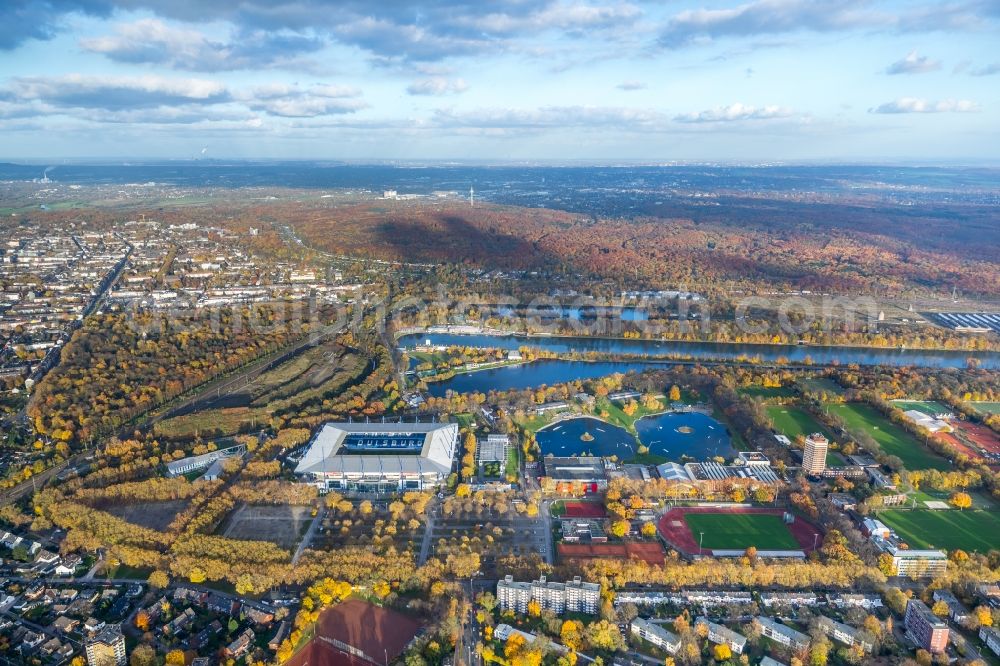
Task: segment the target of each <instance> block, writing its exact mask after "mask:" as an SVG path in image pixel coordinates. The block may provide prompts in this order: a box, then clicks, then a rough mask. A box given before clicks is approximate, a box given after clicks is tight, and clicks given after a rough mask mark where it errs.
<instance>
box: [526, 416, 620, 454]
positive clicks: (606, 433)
mask: <svg viewBox="0 0 1000 666" xmlns="http://www.w3.org/2000/svg"><path fill="white" fill-rule="evenodd" d="M587 435H589V436H590V437H593V440H592V441H588V439H589V438H588V437H587ZM535 440H536V441H537V442H538V446H539V447H540V448H541V450H542V455H543V456H547V455H554V456H578V455H583V454H590V455H594V456H604V457H606V456H618V458H619V459H627V458H631V457H632V456H634V455H635V447H636V442H635V438H634V437H633V436H632V435H631V434H630V433H629V432H628V431H627V430H624V429H623V428H619V427H618V426H614V425H611V424H610V423H605V422H604V421H601V420H600V419H595V418H591V417H588V416H585V417H581V418H575V419H566V420H564V421H559V422H557V423H555V424H553V425H550V426H548V427H546V428H542V429H541V430H539V431H538V432H536V433H535Z"/></svg>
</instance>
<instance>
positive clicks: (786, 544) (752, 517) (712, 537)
mask: <svg viewBox="0 0 1000 666" xmlns="http://www.w3.org/2000/svg"><path fill="white" fill-rule="evenodd" d="M684 520H685V522H687V525H688V528H690V530H691V534H693V535H694V538H695V540H696V541H697V540H698V538H699V533H701V532H704V533H705V537H704V540H703V541H702V547H703V548H709V549H711V550H743V549H745V548H749V547H750V546H754V547H755V548H757V550H799V549H800V548H801V546H800V545H799V543H798V542H797V541H796V540H795V538H794V537H793V536H792V533H791V532H789V531H788V526H787V525H785V523H784V522H783V521H782V520H781V516H775V515H772V514H767V513H687V514H684Z"/></svg>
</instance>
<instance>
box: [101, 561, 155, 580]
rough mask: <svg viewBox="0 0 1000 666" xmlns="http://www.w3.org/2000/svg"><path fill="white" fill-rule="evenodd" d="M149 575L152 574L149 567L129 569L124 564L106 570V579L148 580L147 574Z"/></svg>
mask: <svg viewBox="0 0 1000 666" xmlns="http://www.w3.org/2000/svg"><path fill="white" fill-rule="evenodd" d="M151 573H153V570H152V569H151V568H149V567H129V566H125V565H124V564H119V565H118V566H117V567H113V568H111V569H109V570H108V573H107V577H108V578H114V579H116V580H121V579H124V578H134V579H142V580H145V579H147V578H149V574H151Z"/></svg>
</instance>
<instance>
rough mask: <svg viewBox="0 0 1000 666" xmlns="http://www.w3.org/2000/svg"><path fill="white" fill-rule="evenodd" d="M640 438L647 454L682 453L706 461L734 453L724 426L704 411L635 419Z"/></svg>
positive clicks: (679, 455)
mask: <svg viewBox="0 0 1000 666" xmlns="http://www.w3.org/2000/svg"><path fill="white" fill-rule="evenodd" d="M635 429H636V431H637V432H638V433H639V441H640V442H642V443H643V445H644V446H646V447H648V448H649V452H650V453H654V454H656V455H659V456H664V457H666V458H669V459H670V460H680V459H681V458H682V457H683V456H688V457H691V458H695V459H697V460H705V459H708V458H712V457H714V456H722V457H723V458H731V457H733V456H734V455H736V450H735V449H734V448H733V442H732V438H731V437H730V436H729V432H728V431H727V430H726V426H725V425H723V424H722V423H720V422H719V421H716V420H715V419H713V418H712V417H711V416H708V415H707V414H702V413H700V412H678V413H671V414H660V415H657V416H647V417H646V418H642V419H639V420H638V421H636V424H635Z"/></svg>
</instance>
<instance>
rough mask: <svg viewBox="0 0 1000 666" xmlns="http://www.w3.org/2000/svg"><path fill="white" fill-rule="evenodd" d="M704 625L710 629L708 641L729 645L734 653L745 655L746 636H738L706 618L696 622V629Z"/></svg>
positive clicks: (700, 618)
mask: <svg viewBox="0 0 1000 666" xmlns="http://www.w3.org/2000/svg"><path fill="white" fill-rule="evenodd" d="M702 625H704V626H705V627H707V628H708V640H710V641H712V642H713V643H715V644H717V645H728V646H729V649H730V650H732V651H733V652H734V653H736V654H743V649H744V648H745V647H746V645H747V639H746V636H744V635H743V634H738V633H736V632H735V631H733V630H732V629H729V628H728V627H724V626H722V625H721V624H716V623H715V622H710V621H709V620H707V619H706V618H704V617H699V618H698V619H697V620H695V623H694V626H695V627H700V626H702Z"/></svg>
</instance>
